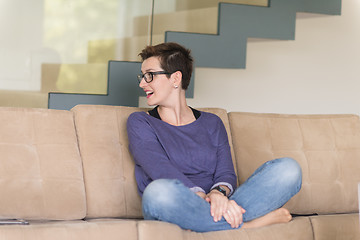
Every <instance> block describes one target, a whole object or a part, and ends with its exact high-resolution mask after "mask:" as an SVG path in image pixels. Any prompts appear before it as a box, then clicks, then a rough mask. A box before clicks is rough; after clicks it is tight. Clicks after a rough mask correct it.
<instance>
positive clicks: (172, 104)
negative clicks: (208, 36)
mask: <svg viewBox="0 0 360 240" xmlns="http://www.w3.org/2000/svg"><path fill="white" fill-rule="evenodd" d="M139 55H140V56H141V58H142V60H143V63H142V66H141V72H142V74H141V75H139V76H138V79H139V86H140V88H142V89H143V90H144V92H145V93H146V95H147V103H148V105H150V106H154V105H156V106H157V107H155V108H154V109H152V110H150V111H149V112H136V113H133V114H131V115H130V117H129V119H128V122H127V131H128V137H129V147H130V151H131V153H132V155H133V157H134V160H135V164H136V165H135V177H136V181H137V184H138V190H139V193H140V195H141V196H142V207H143V215H144V218H145V219H147V220H160V221H166V222H170V223H174V224H177V225H179V226H180V227H181V228H183V229H190V230H193V231H197V232H207V231H218V230H226V229H236V228H240V227H242V228H251V227H260V226H266V225H270V224H274V223H282V222H288V221H290V220H291V215H290V213H289V211H288V210H287V209H285V208H281V207H282V206H283V205H284V204H285V203H286V202H287V201H288V200H289V199H290V198H291V197H292V196H293V195H295V194H296V193H297V192H298V191H299V190H300V188H301V169H300V167H299V165H298V164H297V162H296V161H294V160H292V159H290V158H281V159H275V160H273V161H269V162H267V163H265V164H264V165H262V166H260V167H259V168H258V169H257V170H256V171H255V173H254V174H253V175H252V176H251V177H250V178H249V179H248V180H247V181H246V182H245V183H244V184H242V185H241V186H240V187H239V188H237V189H236V175H235V172H234V167H233V164H232V160H231V153H230V146H229V142H228V137H227V133H226V130H225V127H224V125H223V123H222V121H221V120H220V118H219V117H218V116H216V115H214V114H211V113H207V112H200V111H198V110H196V109H193V108H191V107H189V106H188V105H187V103H186V98H185V91H186V89H187V88H188V86H189V83H190V78H191V73H192V68H193V59H192V57H191V55H190V51H189V50H187V49H185V48H184V47H182V46H180V45H178V44H176V43H163V44H159V45H157V46H148V47H146V48H145V49H144V50H143V51H142V52H141V53H140V54H139Z"/></svg>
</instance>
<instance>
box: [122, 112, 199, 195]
mask: <svg viewBox="0 0 360 240" xmlns="http://www.w3.org/2000/svg"><path fill="white" fill-rule="evenodd" d="M127 133H128V138H129V149H130V152H131V154H132V156H133V158H134V161H135V164H136V165H137V166H138V167H140V168H141V170H142V171H143V172H144V173H145V174H146V175H147V177H149V178H150V179H151V180H152V181H153V180H156V179H178V180H180V181H181V182H182V183H183V184H184V185H185V186H187V187H189V188H193V187H197V186H196V185H195V184H194V183H193V182H192V181H191V180H189V179H188V178H187V177H186V176H185V175H184V174H183V173H182V172H180V171H179V170H178V169H177V168H176V167H175V166H174V165H172V164H171V162H170V161H169V159H168V156H167V154H166V152H165V150H164V148H163V147H162V145H161V143H160V142H159V140H158V138H157V136H156V133H155V131H154V130H153V128H152V127H151V125H150V124H149V123H148V122H147V120H146V119H145V118H144V117H143V116H141V115H139V114H138V113H137V114H132V115H130V116H129V118H128V121H127ZM143 177H145V176H143ZM136 180H137V181H139V180H143V179H136ZM138 186H139V188H143V189H139V190H140V191H141V192H143V191H144V189H145V187H146V186H143V187H140V185H139V183H138Z"/></svg>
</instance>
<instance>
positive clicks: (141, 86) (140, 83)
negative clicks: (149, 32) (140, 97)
mask: <svg viewBox="0 0 360 240" xmlns="http://www.w3.org/2000/svg"><path fill="white" fill-rule="evenodd" d="M146 84H147V82H146V81H145V79H144V78H142V79H141V80H140V82H139V87H140V88H143V87H144V86H145V85H146Z"/></svg>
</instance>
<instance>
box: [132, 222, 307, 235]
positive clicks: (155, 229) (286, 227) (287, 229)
mask: <svg viewBox="0 0 360 240" xmlns="http://www.w3.org/2000/svg"><path fill="white" fill-rule="evenodd" d="M138 229H139V240H152V239H157V240H168V239H172V240H203V239H207V240H219V239H221V240H233V239H241V240H263V239H266V240H288V239H293V240H312V239H313V233H312V228H311V224H310V220H309V218H308V217H298V218H295V219H293V220H292V221H291V222H289V223H285V224H274V225H271V226H267V227H262V228H255V229H238V230H228V231H216V232H206V233H197V232H192V231H185V230H182V229H181V228H180V227H178V226H177V225H175V224H171V223H166V222H159V221H139V223H138Z"/></svg>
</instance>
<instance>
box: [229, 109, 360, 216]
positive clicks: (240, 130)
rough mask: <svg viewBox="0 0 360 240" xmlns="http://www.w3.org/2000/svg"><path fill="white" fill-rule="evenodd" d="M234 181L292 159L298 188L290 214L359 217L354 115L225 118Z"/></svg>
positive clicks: (359, 135) (359, 133)
mask: <svg viewBox="0 0 360 240" xmlns="http://www.w3.org/2000/svg"><path fill="white" fill-rule="evenodd" d="M229 120H230V126H231V133H232V137H233V144H234V149H235V156H236V163H237V170H238V176H239V180H240V182H241V183H243V182H244V181H245V180H246V179H247V178H248V177H249V176H250V175H251V174H252V173H253V171H254V170H255V169H256V168H257V167H259V166H260V165H261V164H262V163H264V162H266V161H268V160H270V159H274V158H279V157H292V158H294V159H295V160H297V161H298V163H299V164H300V165H301V167H302V171H303V185H302V189H301V191H300V192H299V194H298V195H296V196H295V197H294V198H293V199H292V200H290V201H289V203H288V204H287V205H286V207H288V208H289V209H290V211H291V212H293V213H299V214H311V213H345V212H356V211H358V202H357V183H358V182H360V174H359V173H360V122H359V118H358V116H355V115H281V114H252V113H238V112H233V113H230V114H229Z"/></svg>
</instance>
